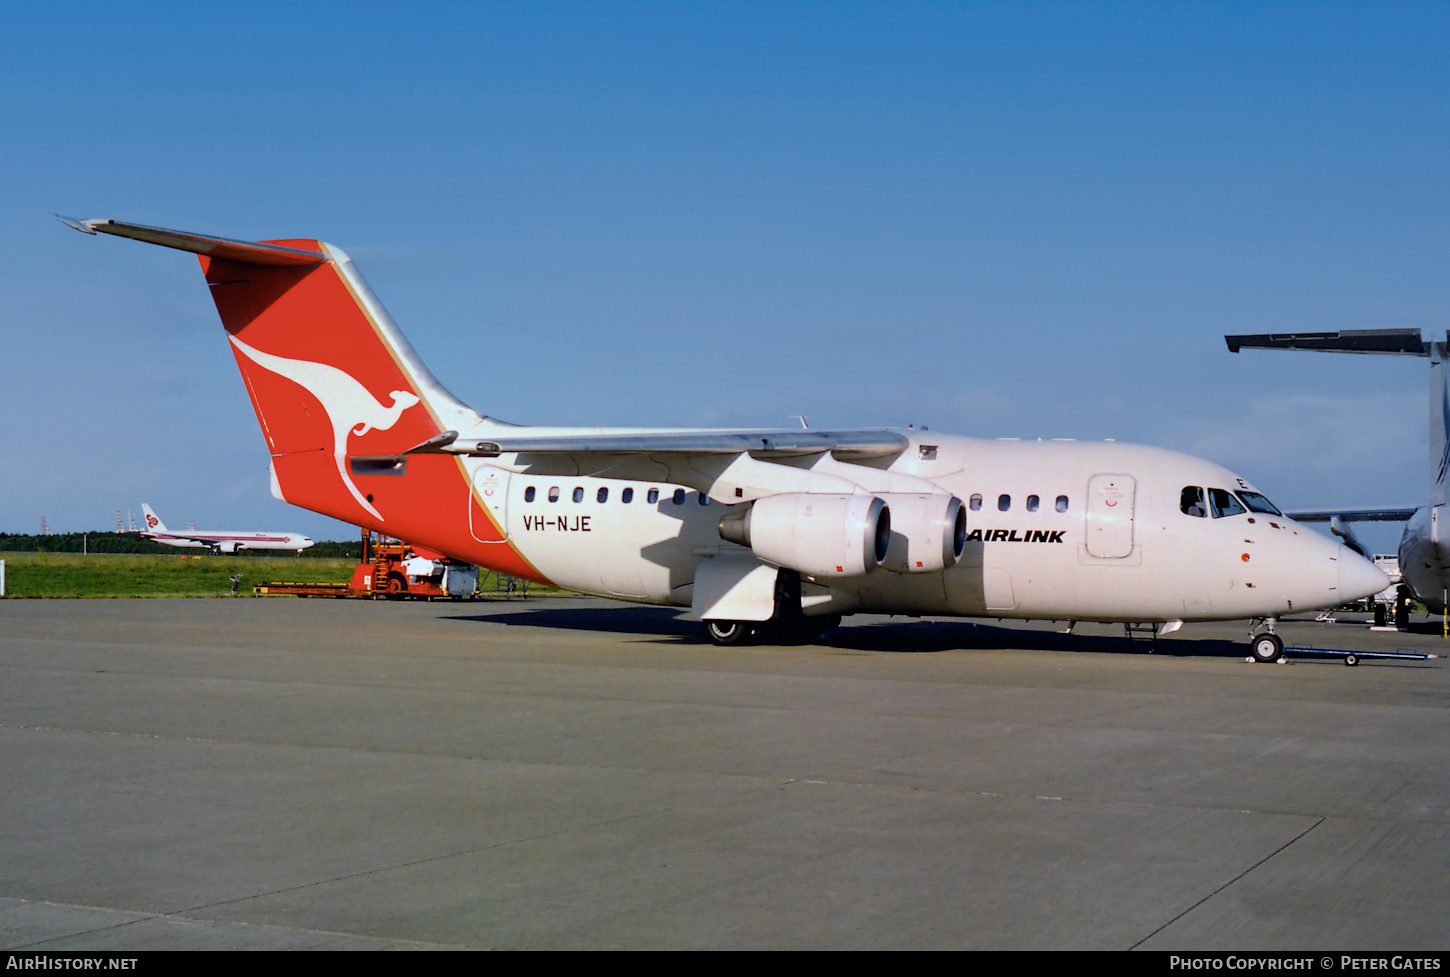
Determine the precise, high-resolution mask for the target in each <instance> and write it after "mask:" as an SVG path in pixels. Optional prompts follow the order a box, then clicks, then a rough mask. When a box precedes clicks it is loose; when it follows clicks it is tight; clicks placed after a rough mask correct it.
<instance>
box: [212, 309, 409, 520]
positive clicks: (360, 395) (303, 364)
mask: <svg viewBox="0 0 1450 977" xmlns="http://www.w3.org/2000/svg"><path fill="white" fill-rule="evenodd" d="M228 338H230V339H231V341H232V345H233V346H235V347H236V348H237V349H239V350H241V351H242V352H243V353H244V354H245V355H246V357H247V359H249V360H251V361H252V362H253V363H255V364H257V365H258V366H260V367H261V368H262V369H264V370H269V371H271V372H272V373H275V374H277V375H278V376H282V377H286V378H287V379H288V380H291V381H292V382H293V383H295V384H297V385H298V386H300V387H302V388H304V389H305V390H306V391H307V392H308V393H310V394H312V396H314V397H316V398H317V401H318V403H320V404H322V409H323V410H325V411H327V419H328V420H329V421H331V422H332V454H333V457H334V458H336V459H337V473H338V475H340V476H342V481H343V484H344V485H346V486H347V490H348V491H349V492H351V493H352V497H353V498H354V499H356V500H357V502H358V505H360V506H362V507H363V508H364V509H366V510H367V511H368V512H370V513H372V514H373V515H374V516H376V517H377V518H378V519H382V518H383V516H382V513H380V512H378V510H376V509H374V508H373V507H372V503H370V502H368V500H367V499H366V498H364V497H363V494H362V493H361V492H359V491H358V490H357V486H356V485H354V484H353V481H352V477H351V476H350V475H349V474H348V471H347V466H346V465H345V464H344V460H345V458H346V455H347V438H348V435H349V434H355V435H359V436H360V435H364V434H367V433H368V432H369V431H373V430H378V431H386V430H388V429H389V428H391V427H392V426H393V425H394V424H396V423H398V418H399V417H401V416H402V414H403V411H405V410H407V409H408V408H409V407H412V406H413V405H414V404H416V403H418V396H417V394H414V393H413V392H412V391H410V390H394V391H392V392H391V396H392V398H393V402H392V404H391V405H389V406H384V405H383V403H382V402H381V401H379V400H378V399H377V398H376V397H374V396H373V395H372V394H371V393H370V392H369V391H368V388H367V387H364V386H363V385H362V384H361V383H359V382H358V381H357V380H355V379H353V378H352V377H351V376H349V375H348V374H346V373H344V372H343V371H342V370H339V369H338V368H337V367H335V366H328V365H327V364H326V363H312V362H309V361H308V360H289V359H287V358H285V357H282V356H274V355H273V354H271V353H264V352H262V351H261V350H259V349H254V348H252V347H251V346H248V345H247V344H246V343H244V342H242V341H241V340H240V339H238V338H237V337H235V336H230V337H228Z"/></svg>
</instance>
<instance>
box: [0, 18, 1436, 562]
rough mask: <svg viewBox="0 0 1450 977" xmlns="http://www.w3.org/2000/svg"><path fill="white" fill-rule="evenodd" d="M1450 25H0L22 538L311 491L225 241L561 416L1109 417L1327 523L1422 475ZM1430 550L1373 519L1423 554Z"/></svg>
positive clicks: (1, 454) (9, 440)
mask: <svg viewBox="0 0 1450 977" xmlns="http://www.w3.org/2000/svg"><path fill="white" fill-rule="evenodd" d="M1447 28H1450V7H1446V6H1444V5H1435V4H1384V3H1377V4H1313V5H1302V4H1264V5H1255V4H1249V3H1230V4H1191V3H1190V4H1184V3H1178V4H1085V3H1071V4H1057V3H1048V4H891V5H885V4H880V5H878V4H840V3H832V4H790V5H779V4H762V5H753V4H678V5H666V4H541V3H530V4H437V3H435V4H411V5H406V6H404V5H398V4H376V5H369V4H361V3H347V4H266V3H256V4H249V5H247V6H246V7H245V8H229V7H225V6H217V5H199V4H194V3H186V4H180V3H178V4H142V5H130V6H123V5H113V4H65V3H57V4H47V5H23V6H22V5H17V4H12V5H6V6H5V7H4V8H3V10H0V52H3V55H4V56H3V57H0V146H3V151H0V179H3V183H0V185H3V187H4V192H3V193H0V219H3V222H4V226H5V228H6V229H7V231H8V233H6V234H5V235H4V237H3V240H0V249H3V261H0V276H3V287H0V368H3V371H4V373H3V381H0V412H3V417H4V423H3V424H0V530H4V531H11V532H23V531H29V532H34V531H37V530H38V527H39V522H40V517H41V515H42V514H43V515H45V516H46V518H47V521H48V522H49V523H50V524H51V526H53V527H55V528H57V529H61V530H77V531H79V530H82V529H107V528H112V527H113V526H114V519H115V510H116V509H117V508H118V507H119V508H122V509H131V510H134V511H136V512H137V513H138V514H139V509H140V503H141V502H142V501H148V502H150V503H151V504H152V506H153V507H155V508H156V509H157V510H158V511H159V512H160V513H161V514H162V516H163V517H164V518H166V519H168V520H170V521H175V522H177V523H179V524H183V525H184V524H185V521H186V520H187V519H194V520H195V521H196V522H197V524H198V525H206V526H214V525H218V524H221V525H224V526H226V527H231V528H277V529H282V528H286V529H295V530H299V531H303V532H307V533H309V534H311V535H314V536H325V537H330V538H344V537H347V536H350V535H351V530H350V529H349V528H348V527H346V526H344V525H342V524H340V523H336V522H333V521H331V520H327V519H325V518H323V517H320V516H314V515H312V514H311V513H307V512H304V511H302V510H297V509H293V508H291V507H288V506H285V505H283V504H281V503H278V502H275V501H274V500H273V499H272V498H271V497H270V495H269V494H268V492H267V481H266V465H267V458H266V452H265V448H264V444H263V441H262V438H261V435H260V433H259V432H258V431H257V429H256V424H255V420H254V418H253V416H252V413H251V410H250V408H249V405H248V403H247V400H246V396H245V392H244V391H243V389H242V385H241V382H240V379H239V378H238V376H237V373H236V370H235V367H234V366H233V364H232V362H231V357H230V354H229V353H228V351H227V349H226V345H225V343H224V342H223V340H222V333H221V328H220V326H219V324H218V323H217V320H216V314H215V311H214V309H213V308H212V306H211V303H210V299H209V298H208V296H207V293H206V289H205V287H204V286H203V284H202V281H201V277H200V274H199V272H198V270H197V267H196V264H195V261H194V259H192V258H191V257H189V256H186V255H182V254H179V253H176V252H169V251H165V250H162V249H157V248H149V247H145V246H141V245H138V244H134V243H131V242H126V241H118V240H113V239H94V238H86V237H83V236H81V235H78V234H75V233H74V232H72V231H69V230H67V229H66V228H64V227H62V226H61V225H60V224H58V223H56V222H55V221H54V220H52V219H51V218H50V216H49V214H50V212H52V211H57V212H60V213H64V214H72V215H76V216H81V217H114V218H118V219H124V220H130V221H135V222H139V223H149V224H156V225H160V226H164V227H178V228H182V229H187V230H200V231H211V232H215V233H219V234H223V235H226V236H232V237H255V238H263V237H289V236H303V237H321V238H323V239H325V240H327V241H329V242H332V243H334V244H337V245H339V246H341V247H343V248H344V249H346V250H347V251H348V252H349V253H350V254H351V255H352V256H353V258H354V259H355V260H356V261H357V263H358V265H359V267H360V268H361V270H362V271H363V273H364V274H365V275H366V276H367V278H368V280H369V281H370V283H371V284H372V286H373V288H374V290H375V291H377V293H378V294H379V295H380V296H381V298H382V300H383V301H384V303H385V304H386V305H387V306H388V307H389V309H390V311H391V312H392V313H393V315H394V317H395V318H396V319H397V320H398V321H399V323H400V324H401V325H402V327H403V329H404V331H405V332H407V333H408V335H409V337H410V339H411V340H412V341H413V343H414V345H415V346H416V347H417V348H418V350H419V352H420V353H421V354H422V355H423V357H424V358H425V360H427V361H428V363H429V364H430V366H431V367H432V368H433V370H434V372H435V373H437V374H438V375H439V376H440V378H442V379H443V381H444V382H445V383H446V384H447V385H448V386H449V387H450V388H451V389H452V390H453V391H454V392H455V393H456V394H458V395H459V396H460V397H462V398H463V399H464V400H465V401H467V402H469V403H470V404H472V405H473V406H475V407H477V408H479V409H480V410H483V411H485V412H486V413H490V414H493V415H495V416H498V417H502V418H505V419H508V420H513V421H519V422H526V423H563V424H573V423H600V424H625V425H631V424H651V425H655V424H661V425H682V426H684V425H702V424H703V425H719V426H783V425H789V424H792V423H794V422H792V421H791V420H790V415H793V414H802V413H803V414H806V415H808V416H809V417H810V421H811V424H812V426H815V427H826V426H840V425H849V426H853V427H858V426H874V425H900V424H906V423H916V424H928V425H930V426H931V427H932V428H933V429H936V430H943V431H950V432H955V433H961V434H971V435H978V436H983V437H1002V436H1009V437H1024V438H1035V437H1077V438H1117V439H1119V440H1124V441H1138V442H1144V443H1149V444H1159V445H1165V446H1169V447H1173V448H1177V449H1180V450H1184V451H1188V452H1191V453H1194V454H1198V455H1201V456H1204V457H1207V458H1210V459H1212V460H1214V461H1216V462H1220V463H1222V464H1225V465H1228V466H1229V467H1231V468H1234V469H1235V470H1238V471H1240V472H1241V473H1242V474H1244V475H1245V476H1246V477H1248V478H1249V479H1251V480H1253V481H1254V482H1256V483H1257V484H1258V485H1259V487H1260V488H1262V489H1263V490H1264V491H1265V492H1267V493H1268V494H1269V495H1270V497H1271V498H1273V499H1275V500H1276V501H1278V502H1279V503H1280V504H1282V505H1285V506H1290V507H1311V506H1315V507H1317V506H1327V505H1335V504H1346V505H1373V504H1385V503H1398V504H1404V503H1414V502H1419V501H1422V500H1423V498H1424V495H1425V480H1426V477H1425V470H1426V466H1427V462H1426V449H1425V439H1426V433H1425V429H1426V419H1425V418H1426V408H1425V368H1424V364H1423V362H1422V361H1415V360H1408V359H1405V360H1401V359H1395V358H1379V357H1349V356H1325V355H1320V356H1313V355H1307V354H1283V353H1241V354H1239V355H1237V356H1233V355H1230V354H1229V353H1228V352H1227V351H1226V350H1225V348H1224V344H1223V340H1222V336H1223V334H1224V333H1226V332H1266V331H1292V330H1299V331H1305V330H1319V329H1355V328H1384V327H1419V328H1423V329H1426V330H1443V329H1445V328H1446V326H1447V325H1450V317H1447V316H1446V310H1447V307H1450V303H1447V295H1446V291H1447V289H1446V277H1445V269H1446V267H1447V264H1450V237H1447V232H1446V228H1447V227H1450V219H1447V218H1450V193H1447V190H1446V175H1447V172H1450V167H1447V165H1446V164H1447V162H1450V160H1447V157H1450V152H1447V150H1450V127H1447V121H1450V112H1447V109H1450V84H1447V82H1450V59H1447V58H1446V57H1445V56H1444V52H1445V50H1446V46H1447V41H1450V30H1447ZM1393 539H1394V531H1392V530H1391V531H1389V532H1388V533H1387V535H1385V536H1384V537H1383V539H1382V540H1381V538H1379V537H1376V540H1375V542H1376V548H1381V549H1383V548H1386V547H1389V546H1390V545H1391V544H1392V541H1393Z"/></svg>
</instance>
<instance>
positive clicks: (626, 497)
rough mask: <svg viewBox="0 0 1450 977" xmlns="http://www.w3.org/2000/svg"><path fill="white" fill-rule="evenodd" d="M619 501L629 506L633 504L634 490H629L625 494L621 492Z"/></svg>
mask: <svg viewBox="0 0 1450 977" xmlns="http://www.w3.org/2000/svg"><path fill="white" fill-rule="evenodd" d="M619 501H621V502H623V503H624V504H625V505H629V504H630V503H631V502H633V501H634V489H632V488H627V489H625V490H624V491H623V492H620V493H619Z"/></svg>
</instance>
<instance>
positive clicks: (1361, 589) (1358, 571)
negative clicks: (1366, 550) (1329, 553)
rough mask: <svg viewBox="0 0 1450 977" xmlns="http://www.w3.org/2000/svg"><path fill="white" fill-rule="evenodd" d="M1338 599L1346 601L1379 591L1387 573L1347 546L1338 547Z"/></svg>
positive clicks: (1387, 578) (1386, 580)
mask: <svg viewBox="0 0 1450 977" xmlns="http://www.w3.org/2000/svg"><path fill="white" fill-rule="evenodd" d="M1338 563H1339V599H1340V600H1342V601H1344V602H1345V603H1348V602H1349V601H1353V600H1360V599H1362V598H1365V597H1369V596H1371V595H1373V594H1377V593H1379V592H1380V591H1381V590H1384V589H1385V588H1386V587H1388V586H1389V585H1390V578H1389V575H1388V574H1386V573H1385V572H1384V571H1383V570H1381V569H1380V568H1379V567H1377V566H1375V565H1374V564H1373V563H1371V562H1370V561H1369V560H1366V559H1365V558H1364V557H1362V556H1360V555H1359V554H1358V553H1356V552H1355V551H1354V550H1352V549H1350V548H1349V547H1348V546H1340V547H1339V559H1338Z"/></svg>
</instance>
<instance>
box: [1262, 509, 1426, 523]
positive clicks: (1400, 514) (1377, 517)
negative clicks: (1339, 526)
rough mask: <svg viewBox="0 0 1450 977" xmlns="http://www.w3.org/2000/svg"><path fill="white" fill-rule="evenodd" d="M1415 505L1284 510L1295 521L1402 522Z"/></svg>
mask: <svg viewBox="0 0 1450 977" xmlns="http://www.w3.org/2000/svg"><path fill="white" fill-rule="evenodd" d="M1416 511H1417V510H1416V507H1415V506H1405V507H1403V508H1399V509H1314V510H1305V511H1300V512H1287V511H1286V512H1285V513H1284V515H1286V516H1288V517H1289V518H1290V519H1293V520H1294V521H1295V522H1331V521H1333V520H1335V519H1339V520H1342V521H1343V522H1404V521H1406V520H1407V519H1409V518H1410V517H1411V516H1413V515H1414V514H1415V512H1416Z"/></svg>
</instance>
